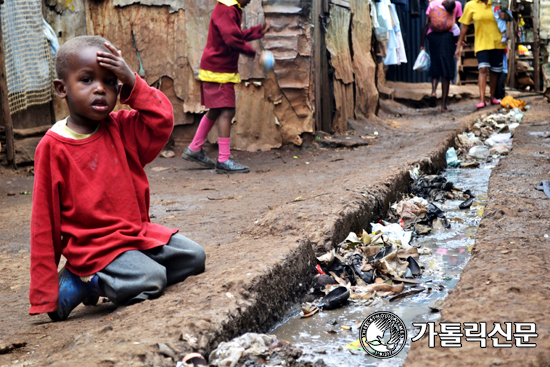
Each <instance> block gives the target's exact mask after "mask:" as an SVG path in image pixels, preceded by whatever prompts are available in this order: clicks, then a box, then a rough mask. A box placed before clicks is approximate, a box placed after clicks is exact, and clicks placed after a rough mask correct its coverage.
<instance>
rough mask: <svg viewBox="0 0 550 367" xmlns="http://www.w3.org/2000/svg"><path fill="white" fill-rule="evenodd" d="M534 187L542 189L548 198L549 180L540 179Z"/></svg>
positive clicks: (549, 191) (549, 195)
mask: <svg viewBox="0 0 550 367" xmlns="http://www.w3.org/2000/svg"><path fill="white" fill-rule="evenodd" d="M535 189H537V190H539V191H544V194H545V195H546V196H547V197H548V198H549V199H550V181H541V182H540V185H539V186H536V187H535Z"/></svg>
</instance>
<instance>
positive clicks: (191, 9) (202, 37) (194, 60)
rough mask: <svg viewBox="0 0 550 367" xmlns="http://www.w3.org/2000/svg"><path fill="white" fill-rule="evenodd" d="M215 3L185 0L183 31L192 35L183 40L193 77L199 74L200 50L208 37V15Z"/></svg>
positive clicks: (205, 0)
mask: <svg viewBox="0 0 550 367" xmlns="http://www.w3.org/2000/svg"><path fill="white" fill-rule="evenodd" d="M216 3H217V1H216V0H204V1H196V0H185V33H186V35H192V37H188V38H187V39H186V40H185V42H186V46H187V55H188V58H189V64H190V65H191V68H192V69H193V73H194V75H195V78H197V77H198V76H199V65H200V61H201V57H202V52H203V51H204V47H205V46H206V40H207V38H208V25H209V24H210V16H211V15H212V11H213V10H214V7H215V6H216Z"/></svg>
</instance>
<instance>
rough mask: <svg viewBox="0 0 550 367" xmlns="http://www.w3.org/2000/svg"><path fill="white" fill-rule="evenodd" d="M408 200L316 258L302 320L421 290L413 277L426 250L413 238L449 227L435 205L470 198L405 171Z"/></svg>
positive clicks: (465, 204)
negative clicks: (413, 242) (314, 275)
mask: <svg viewBox="0 0 550 367" xmlns="http://www.w3.org/2000/svg"><path fill="white" fill-rule="evenodd" d="M410 175H411V184H410V192H411V194H410V195H409V196H405V197H404V198H403V199H402V200H400V201H398V202H396V203H394V204H393V205H391V207H390V209H389V210H388V215H387V221H385V220H381V221H380V222H379V223H371V224H370V225H371V232H370V233H368V232H367V231H365V230H363V232H362V233H359V234H356V233H354V232H351V233H350V234H349V235H348V237H347V238H346V239H345V240H344V241H342V242H341V243H340V244H339V245H338V246H337V247H336V249H333V250H332V251H331V252H328V253H326V254H324V255H322V256H320V257H318V258H317V262H318V265H317V273H318V275H317V278H316V282H315V284H314V286H313V288H312V290H311V294H312V295H313V296H314V297H315V300H314V301H313V302H311V303H306V304H305V305H303V306H302V317H303V318H306V317H310V316H313V315H314V314H315V313H317V312H318V311H319V310H321V309H325V310H330V309H334V308H338V307H341V306H343V305H345V304H346V303H347V302H348V301H351V302H354V303H358V304H363V305H372V303H373V302H376V300H378V299H380V298H381V297H387V296H392V297H390V298H389V301H390V302H391V301H393V300H395V299H398V298H401V297H404V296H408V295H412V294H416V293H419V292H422V291H424V290H426V288H425V287H423V286H421V285H420V283H421V282H420V281H419V280H415V278H416V277H420V276H421V275H422V267H421V265H420V264H419V258H420V256H421V255H429V254H431V249H429V248H418V247H414V246H412V245H411V239H412V238H413V236H420V235H425V234H428V233H430V232H431V231H432V230H438V229H443V228H450V222H449V221H448V220H447V218H446V217H445V213H444V212H443V211H442V210H441V209H440V208H439V207H438V206H437V205H436V202H444V201H445V200H461V201H462V203H461V204H460V205H459V207H460V209H468V208H469V207H470V206H471V205H472V203H473V201H474V198H475V195H474V194H473V193H472V192H471V191H470V190H465V191H463V189H461V188H458V187H455V185H454V184H453V182H451V181H447V179H446V178H445V176H444V175H443V174H441V175H432V176H424V175H421V174H420V173H419V170H418V168H415V169H414V170H411V171H410Z"/></svg>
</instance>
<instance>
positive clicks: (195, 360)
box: [181, 353, 208, 366]
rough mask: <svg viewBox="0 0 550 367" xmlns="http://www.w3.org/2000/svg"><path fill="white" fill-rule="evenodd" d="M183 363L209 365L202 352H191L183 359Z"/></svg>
mask: <svg viewBox="0 0 550 367" xmlns="http://www.w3.org/2000/svg"><path fill="white" fill-rule="evenodd" d="M181 361H182V363H183V365H184V366H185V365H189V364H190V365H192V366H208V363H206V360H205V359H204V357H203V356H202V355H201V354H200V353H189V354H188V355H186V356H185V357H183V359H182V360H181Z"/></svg>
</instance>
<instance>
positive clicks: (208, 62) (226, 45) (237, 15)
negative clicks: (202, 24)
mask: <svg viewBox="0 0 550 367" xmlns="http://www.w3.org/2000/svg"><path fill="white" fill-rule="evenodd" d="M241 21H242V10H241V9H239V7H238V6H237V5H234V6H227V5H224V4H222V3H217V4H216V7H215V8H214V11H213V12H212V17H211V18H210V25H209V27H208V40H207V42H206V47H205V49H204V52H203V54H202V59H201V64H200V68H201V69H203V70H208V71H213V72H216V73H238V72H239V54H240V53H242V54H245V55H247V56H250V57H254V56H255V55H256V51H255V50H254V49H253V48H252V47H251V46H250V45H249V44H248V43H247V42H248V41H253V40H255V39H259V38H263V34H261V33H260V29H261V28H262V26H261V25H258V26H255V27H251V28H249V29H247V30H245V31H243V30H241Z"/></svg>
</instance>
